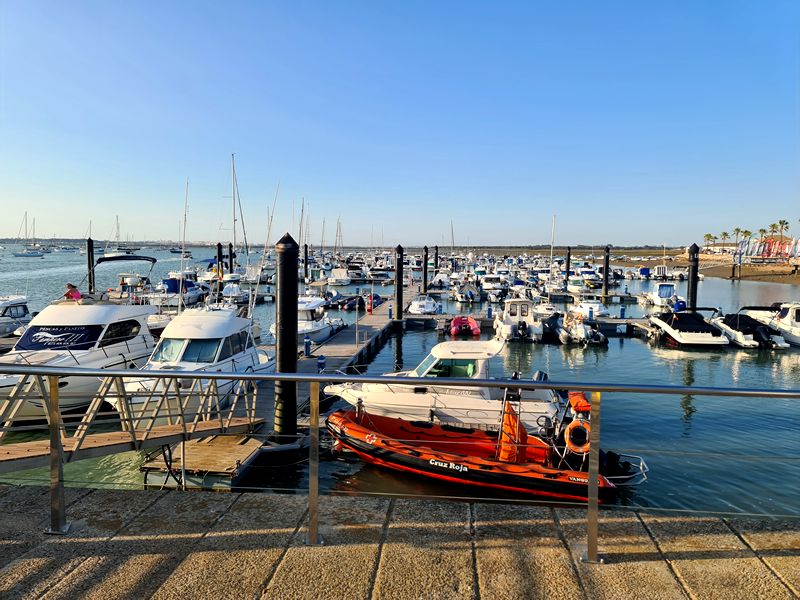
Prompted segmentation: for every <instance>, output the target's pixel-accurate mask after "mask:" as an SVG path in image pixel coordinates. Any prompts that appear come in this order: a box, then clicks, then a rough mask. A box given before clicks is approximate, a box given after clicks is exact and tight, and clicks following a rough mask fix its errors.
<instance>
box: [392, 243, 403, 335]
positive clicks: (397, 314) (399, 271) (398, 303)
mask: <svg viewBox="0 0 800 600" xmlns="http://www.w3.org/2000/svg"><path fill="white" fill-rule="evenodd" d="M394 252H395V254H394V321H395V323H399V322H400V321H402V320H403V247H402V246H401V245H400V244H398V245H397V248H395V249H394Z"/></svg>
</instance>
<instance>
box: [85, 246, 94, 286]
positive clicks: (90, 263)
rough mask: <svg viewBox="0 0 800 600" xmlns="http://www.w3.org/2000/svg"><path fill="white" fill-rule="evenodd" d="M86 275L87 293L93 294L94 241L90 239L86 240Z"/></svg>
mask: <svg viewBox="0 0 800 600" xmlns="http://www.w3.org/2000/svg"><path fill="white" fill-rule="evenodd" d="M86 273H87V275H86V278H87V283H88V284H89V293H90V294H94V292H95V285H94V240H93V239H92V238H89V239H87V240H86Z"/></svg>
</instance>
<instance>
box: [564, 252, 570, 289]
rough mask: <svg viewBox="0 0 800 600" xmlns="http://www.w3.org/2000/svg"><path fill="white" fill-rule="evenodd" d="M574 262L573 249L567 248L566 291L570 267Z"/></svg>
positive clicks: (565, 264) (565, 265)
mask: <svg viewBox="0 0 800 600" xmlns="http://www.w3.org/2000/svg"><path fill="white" fill-rule="evenodd" d="M571 262H572V247H571V246H567V260H566V262H565V263H564V267H565V269H566V270H565V271H564V273H565V274H564V289H566V288H567V280H568V279H569V265H570V263H571Z"/></svg>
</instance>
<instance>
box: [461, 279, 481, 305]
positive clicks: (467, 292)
mask: <svg viewBox="0 0 800 600" xmlns="http://www.w3.org/2000/svg"><path fill="white" fill-rule="evenodd" d="M454 296H455V301H456V302H462V303H467V304H472V303H473V302H480V301H481V299H482V298H481V292H480V290H478V288H477V287H476V286H475V284H474V283H472V282H466V283H464V284H463V285H461V286H460V287H459V288H458V289H457V290H456V292H455V294H454Z"/></svg>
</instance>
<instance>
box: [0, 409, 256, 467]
mask: <svg viewBox="0 0 800 600" xmlns="http://www.w3.org/2000/svg"><path fill="white" fill-rule="evenodd" d="M262 424H263V420H260V419H256V420H255V426H256V427H258V426H260V425H262ZM190 429H191V428H187V427H184V426H182V425H162V426H159V427H153V428H152V429H151V430H150V431H149V432H147V431H144V430H141V431H139V430H136V431H108V432H104V433H90V434H87V435H86V436H85V437H84V438H83V441H82V443H81V444H80V448H78V449H77V450H72V448H74V446H75V443H76V439H75V438H74V437H69V436H67V437H64V438H63V439H62V444H63V446H64V462H72V461H75V460H81V459H84V458H97V457H99V456H108V455H109V454H116V453H118V452H127V451H129V450H143V449H145V448H153V447H158V446H164V445H169V444H177V443H178V442H181V441H183V440H186V439H198V438H203V437H209V436H212V435H218V434H221V433H243V432H246V431H248V430H251V429H252V427H251V422H250V421H249V420H248V419H247V418H244V417H234V418H233V419H231V421H230V425H228V426H227V427H226V426H223V424H222V423H220V421H219V420H213V421H200V422H199V423H197V426H196V429H195V430H194V431H191V430H190ZM48 464H50V440H35V441H32V442H17V443H14V444H3V445H0V473H4V472H9V471H19V470H22V469H32V468H35V467H42V466H45V465H48Z"/></svg>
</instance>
